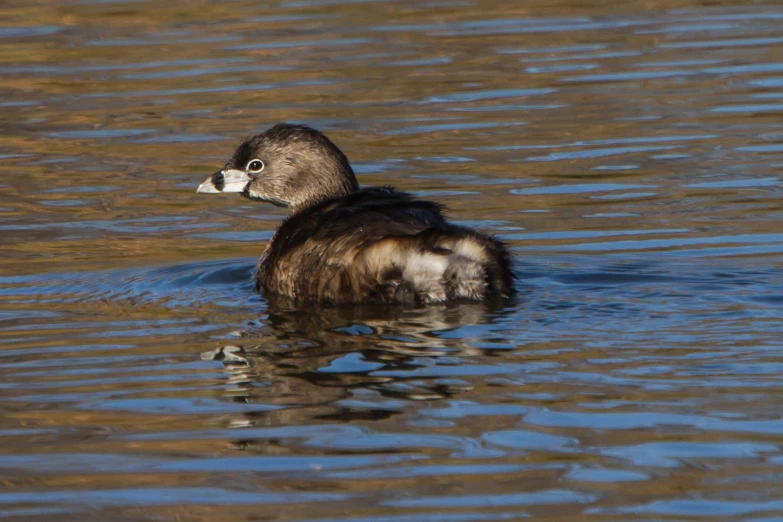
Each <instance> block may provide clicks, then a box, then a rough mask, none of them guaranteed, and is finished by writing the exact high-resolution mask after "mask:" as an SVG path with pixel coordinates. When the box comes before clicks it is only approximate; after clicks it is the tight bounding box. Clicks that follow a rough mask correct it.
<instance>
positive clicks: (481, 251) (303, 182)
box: [197, 123, 514, 305]
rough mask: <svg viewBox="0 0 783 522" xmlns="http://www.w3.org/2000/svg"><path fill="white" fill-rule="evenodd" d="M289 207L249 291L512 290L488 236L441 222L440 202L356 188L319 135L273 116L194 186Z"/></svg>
mask: <svg viewBox="0 0 783 522" xmlns="http://www.w3.org/2000/svg"><path fill="white" fill-rule="evenodd" d="M197 192H198V193H202V194H218V193H240V194H241V195H242V196H244V197H246V198H248V199H251V200H254V201H262V202H267V203H272V204H273V205H277V206H280V207H286V208H288V209H290V210H291V212H292V214H291V215H290V217H288V218H287V219H285V220H284V221H283V223H282V224H281V225H280V227H279V228H278V229H277V231H276V232H275V234H274V236H273V237H272V239H271V240H270V242H269V245H268V248H267V249H266V251H265V252H264V254H263V255H262V256H261V258H260V259H259V261H258V266H257V273H256V290H259V291H260V290H263V292H264V294H265V295H266V294H277V295H280V296H284V297H287V298H290V299H292V300H293V301H295V302H298V303H305V302H310V303H322V304H335V305H338V304H349V303H399V304H406V305H424V304H432V303H448V302H456V301H485V302H489V301H492V302H496V301H498V300H501V299H506V298H509V297H511V296H512V295H513V294H514V287H513V282H514V275H513V274H512V271H511V255H510V254H509V251H508V248H507V247H506V245H504V244H503V243H502V242H501V241H499V240H498V239H496V238H494V237H492V236H489V235H486V234H483V233H481V232H478V231H476V230H473V229H470V228H467V227H463V226H459V225H455V224H452V223H449V222H448V221H446V218H445V217H444V216H443V207H442V205H440V204H438V203H435V202H432V201H426V200H422V199H419V198H416V197H414V196H413V195H411V194H410V193H407V192H402V191H398V190H395V189H394V188H393V187H390V186H383V187H372V188H359V183H358V182H357V181H356V176H355V174H354V171H353V169H352V168H351V165H350V163H349V161H348V158H347V157H346V156H345V154H344V153H343V152H342V151H341V150H340V149H339V148H338V147H337V146H336V145H335V144H334V143H333V142H332V141H331V140H330V139H329V138H327V137H326V136H325V135H324V134H323V133H321V132H320V131H318V130H316V129H313V128H311V127H308V126H306V125H295V124H289V123H280V124H277V125H275V126H274V127H272V128H270V129H268V130H266V131H265V132H262V133H261V134H257V135H254V136H250V137H248V138H245V139H244V140H242V142H241V143H240V144H239V146H238V147H237V149H236V150H235V151H234V154H233V155H232V156H231V158H230V159H229V161H228V162H227V163H226V165H225V166H224V167H223V168H222V169H220V170H218V171H217V172H215V173H214V174H212V175H211V176H210V177H209V178H207V179H206V180H205V181H204V182H203V183H201V184H200V185H199V187H198V189H197Z"/></svg>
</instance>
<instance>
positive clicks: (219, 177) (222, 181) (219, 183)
mask: <svg viewBox="0 0 783 522" xmlns="http://www.w3.org/2000/svg"><path fill="white" fill-rule="evenodd" d="M212 184H213V185H214V186H215V189H216V190H218V191H219V192H223V188H225V186H226V176H224V175H223V171H222V170H219V171H217V172H215V173H214V174H212Z"/></svg>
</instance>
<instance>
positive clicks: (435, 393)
mask: <svg viewBox="0 0 783 522" xmlns="http://www.w3.org/2000/svg"><path fill="white" fill-rule="evenodd" d="M513 310H514V303H513V302H512V301H507V302H504V303H502V304H496V305H492V306H490V305H486V304H479V303H460V304H450V305H440V306H425V307H418V308H403V307H391V306H367V305H364V306H342V307H318V308H307V309H306V308H297V307H295V306H292V305H291V304H290V303H289V302H286V301H284V300H279V299H269V300H268V302H267V308H266V310H265V314H264V315H263V316H261V317H260V318H258V319H257V320H255V321H251V322H250V323H248V324H247V325H246V326H245V328H244V329H243V330H242V331H241V332H240V333H238V338H237V340H236V341H235V342H232V343H231V344H225V345H223V346H220V347H218V348H216V349H214V350H210V351H207V352H204V353H202V359H205V360H214V361H219V362H220V363H221V364H222V365H223V369H224V372H225V376H226V382H227V383H229V384H230V386H228V387H226V390H227V391H226V394H227V396H229V397H230V398H231V399H232V400H234V401H238V402H245V403H263V404H267V405H274V406H278V407H283V410H277V411H263V412H258V413H257V414H253V413H251V414H249V416H248V418H247V423H248V424H249V425H258V424H261V425H270V424H273V423H276V422H286V423H287V422H303V421H306V420H307V419H311V420H321V421H338V422H345V421H351V420H373V419H374V420H378V419H384V418H389V417H391V416H393V415H395V414H397V413H400V412H401V411H402V409H403V408H404V406H405V404H408V403H409V401H416V400H439V399H446V398H449V397H452V396H454V395H455V394H459V393H464V392H465V391H466V389H469V388H470V384H469V383H468V382H467V381H464V380H462V379H460V378H459V377H458V376H459V375H460V374H461V371H460V367H461V366H462V365H464V364H465V362H464V361H465V358H466V357H469V356H475V355H482V354H484V353H485V350H484V349H482V348H478V347H477V346H476V344H477V343H479V344H480V343H481V342H482V341H486V342H492V341H496V340H497V339H493V337H495V336H497V335H498V334H497V332H494V330H495V328H493V327H492V326H493V325H497V324H499V323H500V322H502V321H503V320H504V319H505V318H507V317H508V316H509V315H510V314H511V313H512V312H513ZM457 331H458V332H457ZM291 408H293V409H291ZM254 416H255V418H254ZM281 416H282V417H285V419H284V418H280V417H281ZM289 417H297V418H296V419H294V418H289Z"/></svg>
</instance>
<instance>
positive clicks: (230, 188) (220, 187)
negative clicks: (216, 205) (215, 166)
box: [196, 169, 251, 194]
mask: <svg viewBox="0 0 783 522" xmlns="http://www.w3.org/2000/svg"><path fill="white" fill-rule="evenodd" d="M250 179H251V178H250V176H248V175H247V172H244V171H242V170H236V169H226V170H221V171H218V172H215V173H214V174H212V175H211V176H210V177H208V178H207V179H205V180H204V182H203V183H202V184H201V185H199V186H198V188H197V189H196V193H198V194H220V193H221V192H242V191H243V190H245V187H246V186H247V184H248V183H250Z"/></svg>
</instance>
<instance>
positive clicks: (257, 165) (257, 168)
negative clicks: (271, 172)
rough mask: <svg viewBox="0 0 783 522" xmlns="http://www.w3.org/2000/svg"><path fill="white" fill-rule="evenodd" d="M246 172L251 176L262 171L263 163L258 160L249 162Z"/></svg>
mask: <svg viewBox="0 0 783 522" xmlns="http://www.w3.org/2000/svg"><path fill="white" fill-rule="evenodd" d="M246 170H247V171H248V172H250V173H252V174H258V173H259V172H261V171H262V170H264V162H263V161H261V160H260V159H254V160H250V163H248V164H247V168H246Z"/></svg>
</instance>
